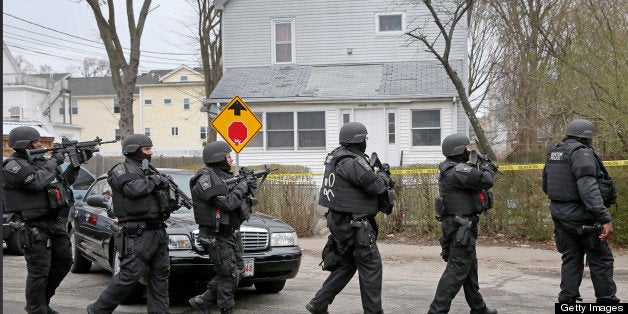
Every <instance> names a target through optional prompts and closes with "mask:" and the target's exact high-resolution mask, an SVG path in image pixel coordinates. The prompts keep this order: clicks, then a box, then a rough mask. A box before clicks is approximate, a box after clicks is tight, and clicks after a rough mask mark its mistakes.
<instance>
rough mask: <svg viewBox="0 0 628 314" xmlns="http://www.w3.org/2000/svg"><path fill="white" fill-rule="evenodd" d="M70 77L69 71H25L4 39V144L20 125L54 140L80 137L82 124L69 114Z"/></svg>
mask: <svg viewBox="0 0 628 314" xmlns="http://www.w3.org/2000/svg"><path fill="white" fill-rule="evenodd" d="M69 77H70V74H68V73H63V74H34V75H29V74H25V73H22V71H21V70H20V69H19V67H18V65H17V63H16V61H15V59H14V58H13V55H11V52H10V51H9V48H8V47H7V45H6V44H4V43H3V45H2V113H3V119H2V122H3V135H4V138H5V144H4V145H5V147H6V144H7V143H6V137H7V136H8V134H9V132H10V130H11V129H13V128H14V127H16V126H20V125H27V126H33V127H36V128H38V129H39V130H40V131H41V132H44V134H45V136H47V137H52V138H54V141H55V142H60V141H61V138H62V137H63V136H65V137H67V138H69V139H78V138H80V136H81V129H82V128H81V127H80V126H78V125H76V124H75V123H73V121H72V116H71V114H70V103H69V99H70V91H69V90H68V79H69ZM41 132H40V133H41ZM44 134H42V135H44ZM4 154H6V150H5V152H4Z"/></svg>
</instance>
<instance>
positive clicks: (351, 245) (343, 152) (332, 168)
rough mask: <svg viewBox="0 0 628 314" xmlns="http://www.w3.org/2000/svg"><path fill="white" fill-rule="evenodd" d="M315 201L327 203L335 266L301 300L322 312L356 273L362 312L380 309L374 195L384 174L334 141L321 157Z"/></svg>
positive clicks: (353, 150) (382, 186)
mask: <svg viewBox="0 0 628 314" xmlns="http://www.w3.org/2000/svg"><path fill="white" fill-rule="evenodd" d="M323 180H324V182H323V186H322V187H321V191H320V195H319V204H320V205H322V206H325V207H327V208H329V211H328V212H327V227H328V228H329V231H330V232H331V234H332V236H333V240H334V241H335V244H336V246H337V251H338V253H339V254H338V258H339V262H340V264H339V266H338V268H336V269H334V270H332V272H331V274H329V277H327V279H326V280H325V282H324V283H323V286H322V287H321V289H320V290H319V291H318V292H316V295H315V296H314V298H313V299H312V300H311V301H310V303H309V304H308V305H307V306H306V308H308V310H309V311H310V312H313V313H324V312H326V311H327V307H328V306H329V304H331V303H332V302H333V300H334V298H335V297H336V295H337V294H338V293H340V291H342V289H343V288H344V287H345V286H346V285H347V283H349V281H350V280H351V278H353V275H355V272H356V271H358V273H359V280H360V295H361V297H362V309H363V310H364V313H383V312H384V311H383V309H382V299H381V295H382V259H381V256H380V254H379V249H378V248H377V243H376V239H377V223H376V222H375V215H376V214H377V212H378V195H380V194H382V193H384V192H386V189H387V187H388V180H390V179H389V177H387V176H386V175H385V174H384V173H383V172H379V173H377V174H376V173H375V172H374V171H373V169H372V168H371V167H370V165H369V163H368V160H367V157H366V155H364V153H363V152H362V151H360V150H359V149H358V148H356V147H354V146H340V147H338V148H336V149H335V150H333V151H332V152H331V153H330V154H329V155H328V156H327V159H326V161H325V174H324V179H323Z"/></svg>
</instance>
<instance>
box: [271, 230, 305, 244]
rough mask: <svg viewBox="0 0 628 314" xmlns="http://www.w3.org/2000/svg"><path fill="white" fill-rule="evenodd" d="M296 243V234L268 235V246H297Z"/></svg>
mask: <svg viewBox="0 0 628 314" xmlns="http://www.w3.org/2000/svg"><path fill="white" fill-rule="evenodd" d="M298 242H299V239H298V238H297V233H296V232H277V233H271V235H270V246H297V245H298Z"/></svg>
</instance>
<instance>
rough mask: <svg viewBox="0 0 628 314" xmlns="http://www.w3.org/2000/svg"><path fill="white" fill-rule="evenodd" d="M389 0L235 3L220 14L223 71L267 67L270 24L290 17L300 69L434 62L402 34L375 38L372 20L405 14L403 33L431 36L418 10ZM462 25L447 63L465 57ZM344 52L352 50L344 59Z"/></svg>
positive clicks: (244, 0)
mask: <svg viewBox="0 0 628 314" xmlns="http://www.w3.org/2000/svg"><path fill="white" fill-rule="evenodd" d="M394 2H397V3H398V1H393V0H351V1H332V0H326V1H323V0H318V1H316V0H310V1H306V0H292V1H286V0H264V1H259V0H257V1H253V0H237V1H230V2H228V3H227V6H226V8H225V11H224V13H223V31H224V37H223V43H224V45H223V49H224V54H223V57H224V66H225V68H232V67H255V66H268V65H270V64H271V34H270V32H271V20H272V19H278V18H293V19H295V25H296V63H297V64H299V65H321V64H346V63H381V62H399V61H410V60H411V61H419V60H433V59H434V57H433V56H432V55H431V54H429V53H427V52H425V51H424V50H425V49H424V48H423V46H422V44H420V43H412V44H408V42H407V40H408V37H407V36H404V35H377V34H376V30H375V27H376V26H375V25H376V15H377V14H381V13H390V12H394V13H399V12H404V14H405V18H404V21H405V24H406V25H405V29H406V30H408V29H410V28H411V27H416V26H417V25H419V24H421V25H423V24H425V25H426V26H428V27H429V29H428V30H427V31H426V33H428V34H435V32H436V30H437V29H436V27H435V26H434V25H433V23H431V20H430V19H431V18H430V16H429V15H428V12H427V11H426V10H425V9H424V8H423V6H421V5H406V6H404V7H400V6H398V5H393V4H392V3H394ZM465 23H466V22H465V20H464V19H463V21H461V25H460V28H458V32H457V35H458V36H456V39H457V41H456V43H455V44H454V45H453V46H454V49H452V51H451V56H450V58H451V59H452V60H454V59H464V56H465V55H466V39H465V38H466V30H465ZM347 48H351V49H352V50H353V52H352V54H347Z"/></svg>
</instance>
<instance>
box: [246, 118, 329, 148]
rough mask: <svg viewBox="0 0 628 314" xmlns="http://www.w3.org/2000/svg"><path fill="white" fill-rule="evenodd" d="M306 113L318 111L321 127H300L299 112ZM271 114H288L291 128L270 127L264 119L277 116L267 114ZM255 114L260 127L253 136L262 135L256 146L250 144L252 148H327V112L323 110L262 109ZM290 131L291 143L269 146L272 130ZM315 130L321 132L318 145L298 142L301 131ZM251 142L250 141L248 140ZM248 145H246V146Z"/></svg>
mask: <svg viewBox="0 0 628 314" xmlns="http://www.w3.org/2000/svg"><path fill="white" fill-rule="evenodd" d="M307 113H318V114H321V115H322V119H323V121H322V123H323V124H322V125H321V128H314V129H312V128H307V129H305V128H301V126H300V125H299V114H307ZM273 114H286V115H287V114H290V116H291V118H292V126H291V129H288V128H286V129H270V130H269V125H268V123H264V121H267V120H268V121H269V120H271V119H272V120H274V121H276V119H277V118H268V116H269V115H270V116H272V115H273ZM255 115H256V116H257V117H258V118H259V117H261V119H260V120H261V121H262V125H263V127H262V129H260V130H259V132H258V134H256V135H255V136H262V138H261V140H260V144H259V145H257V146H251V147H252V148H257V149H263V150H265V151H278V150H292V151H313V150H325V149H326V148H327V112H326V111H325V110H303V111H264V112H256V113H255ZM287 131H290V132H291V134H292V143H291V144H292V145H291V146H273V147H271V146H269V142H271V141H272V140H269V139H271V138H272V135H273V133H274V132H287ZM310 131H317V132H322V135H323V136H322V140H323V142H322V143H320V146H303V145H302V144H301V142H300V135H302V134H303V132H310ZM249 144H251V142H249ZM247 147H248V146H247Z"/></svg>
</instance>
